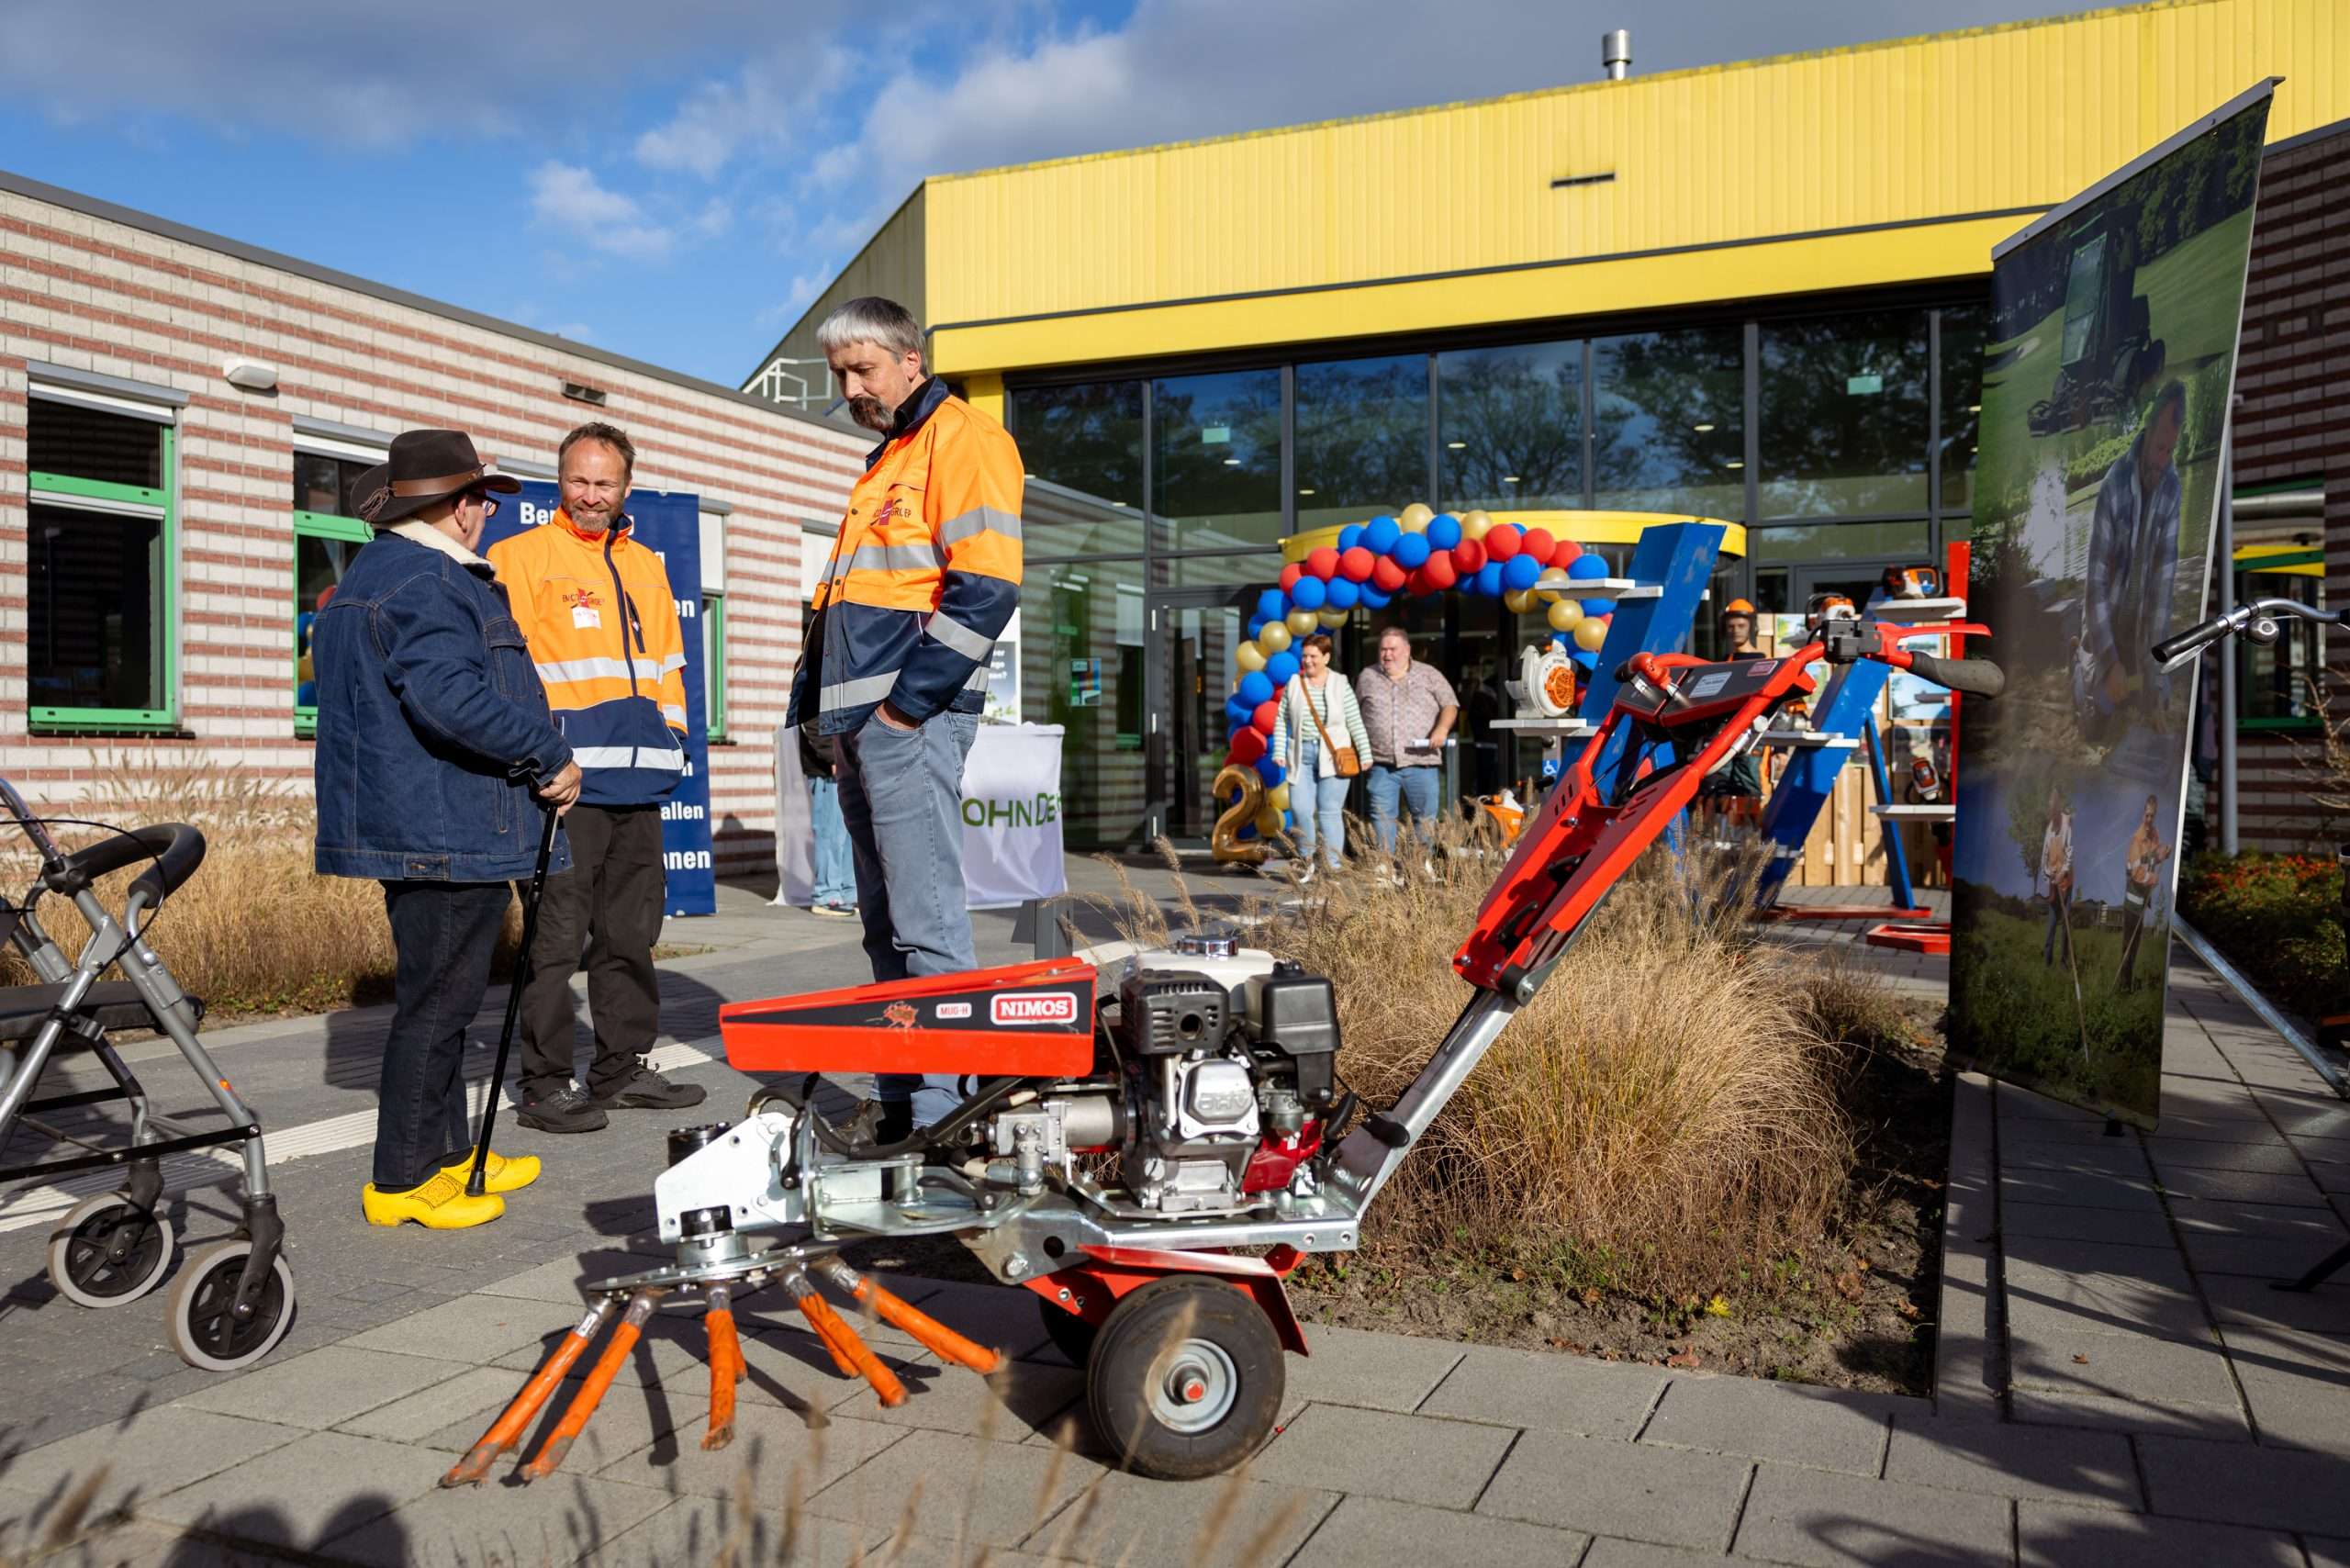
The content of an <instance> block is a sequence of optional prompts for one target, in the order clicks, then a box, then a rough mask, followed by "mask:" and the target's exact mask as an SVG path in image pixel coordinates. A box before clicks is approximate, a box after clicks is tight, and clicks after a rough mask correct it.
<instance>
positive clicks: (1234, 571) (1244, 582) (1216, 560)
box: [1150, 550, 1281, 588]
mask: <svg viewBox="0 0 2350 1568" xmlns="http://www.w3.org/2000/svg"><path fill="white" fill-rule="evenodd" d="M1280 578H1281V556H1280V555H1278V554H1273V553H1271V552H1270V551H1264V550H1252V551H1250V552H1249V553H1248V554H1245V555H1243V554H1229V555H1160V556H1157V557H1155V558H1154V559H1153V560H1152V561H1151V563H1150V586H1151V587H1152V588H1221V587H1223V586H1225V584H1231V585H1233V586H1235V587H1254V588H1270V587H1272V586H1273V584H1274V583H1275V582H1277V581H1279V580H1280Z"/></svg>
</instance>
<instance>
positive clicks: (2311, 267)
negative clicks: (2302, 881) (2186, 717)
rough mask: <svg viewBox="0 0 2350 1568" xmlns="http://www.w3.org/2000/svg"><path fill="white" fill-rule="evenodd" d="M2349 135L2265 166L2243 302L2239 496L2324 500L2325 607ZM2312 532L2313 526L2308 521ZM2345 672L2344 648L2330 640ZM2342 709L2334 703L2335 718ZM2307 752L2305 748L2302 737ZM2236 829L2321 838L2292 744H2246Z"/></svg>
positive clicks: (2346, 331) (2348, 452) (2338, 465)
mask: <svg viewBox="0 0 2350 1568" xmlns="http://www.w3.org/2000/svg"><path fill="white" fill-rule="evenodd" d="M2345 387H2350V128H2343V129H2337V130H2335V131H2333V133H2332V134H2322V135H2317V136H2312V137H2310V138H2308V139H2305V140H2301V141H2300V142H2299V143H2298V144H2296V145H2294V146H2290V147H2287V148H2285V149H2283V150H2281V151H2279V150H2271V151H2270V152H2269V153H2268V154H2267V156H2266V159H2265V160H2264V161H2263V162H2262V165H2261V174H2260V202H2259V207H2258V212H2257V216H2256V218H2255V228H2254V230H2253V240H2252V272H2251V275H2250V278H2249V280H2248V282H2247V286H2246V289H2245V293H2244V351H2243V356H2242V359H2241V361H2240V362H2239V364H2238V365H2237V370H2236V390H2237V391H2238V392H2239V393H2241V394H2242V395H2243V397H2244V406H2243V408H2242V409H2241V410H2240V411H2239V414H2238V425H2237V436H2236V487H2237V488H2238V489H2239V490H2246V489H2254V488H2257V487H2263V486H2276V485H2282V484H2287V483H2295V484H2300V483H2303V482H2310V483H2316V484H2322V487H2323V488H2324V491H2325V517H2324V522H2323V537H2324V542H2325V602H2326V604H2327V606H2328V607H2329V608H2332V607H2338V606H2341V605H2344V604H2350V394H2345V392H2344V388H2345ZM2309 526H2310V528H2311V531H2313V532H2314V531H2316V529H2317V528H2318V523H2317V521H2316V520H2314V519H2312V520H2311V522H2310V524H2309ZM2331 653H2332V660H2333V664H2334V666H2335V667H2336V671H2337V674H2338V673H2339V672H2340V669H2341V666H2342V665H2343V662H2344V660H2345V659H2350V645H2345V644H2344V642H2343V641H2342V636H2341V634H2340V633H2335V634H2334V640H2333V647H2332V650H2331ZM2343 700H2344V699H2343V698H2342V697H2341V696H2340V695H2337V697H2336V699H2335V701H2336V705H2337V711H2339V708H2340V705H2341V703H2342V701H2343ZM2303 744H2304V745H2307V744H2308V739H2307V737H2303ZM2237 767H2238V776H2239V778H2240V780H2241V785H2242V795H2241V799H2240V802H2239V805H2238V808H2237V827H2238V831H2239V832H2240V834H2242V836H2243V841H2244V845H2245V846H2247V847H2256V848H2269V849H2300V848H2306V847H2310V846H2311V845H2312V844H2313V842H2314V840H2315V835H2316V834H2317V831H2318V827H2317V824H2316V823H2315V822H2314V821H2313V820H2312V818H2311V809H2310V805H2309V801H2308V786H2307V783H2306V781H2305V779H2304V778H2302V776H2301V768H2300V764H2299V762H2298V761H2297V759H2296V757H2295V756H2294V749H2293V745H2292V744H2291V743H2290V742H2289V741H2288V740H2286V739H2285V738H2283V737H2280V736H2277V735H2273V734H2266V735H2264V734H2245V735H2244V737H2243V738H2242V740H2241V742H2240V745H2239V749H2238V757H2237Z"/></svg>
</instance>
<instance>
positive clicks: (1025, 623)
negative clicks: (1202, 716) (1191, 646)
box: [1020, 561, 1221, 846]
mask: <svg viewBox="0 0 2350 1568" xmlns="http://www.w3.org/2000/svg"><path fill="white" fill-rule="evenodd" d="M1144 624H1145V622H1144V616H1143V587H1142V563H1141V562H1139V561H1108V562H1103V561H1089V562H1084V563H1075V562H1069V563H1057V564H1055V563H1045V562H1031V563H1030V564H1029V567H1028V573H1027V577H1026V578H1025V580H1024V581H1023V582H1022V584H1021V588H1020V663H1021V668H1020V689H1021V692H1022V695H1023V701H1024V706H1025V708H1026V710H1027V711H1026V714H1025V716H1026V717H1027V718H1029V719H1031V720H1034V721H1035V722H1042V723H1047V724H1058V725H1060V726H1061V727H1062V729H1063V732H1064V734H1063V735H1062V740H1061V812H1062V820H1063V824H1064V829H1065V832H1066V834H1067V836H1068V839H1069V843H1070V844H1071V845H1077V846H1102V845H1116V844H1123V843H1125V842H1126V841H1128V840H1129V839H1131V838H1133V837H1134V836H1135V835H1136V834H1138V833H1139V832H1140V831H1141V828H1142V823H1143V815H1144V809H1145V808H1146V807H1147V805H1148V804H1149V797H1148V790H1147V788H1146V780H1145V778H1144V776H1143V655H1144V646H1143V644H1144V638H1143V627H1144ZM1219 700H1221V699H1219Z"/></svg>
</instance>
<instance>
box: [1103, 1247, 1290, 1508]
mask: <svg viewBox="0 0 2350 1568" xmlns="http://www.w3.org/2000/svg"><path fill="white" fill-rule="evenodd" d="M1286 1378H1287V1373H1286V1369H1285V1368H1284V1367H1283V1366H1282V1363H1281V1340H1280V1338H1279V1337H1277V1336H1276V1335H1275V1334H1274V1332H1273V1326H1272V1324H1271V1322H1270V1320H1268V1319H1267V1318H1266V1316H1265V1314H1264V1311H1263V1309H1262V1308H1260V1307H1259V1306H1258V1305H1257V1304H1256V1303H1255V1302H1253V1301H1251V1300H1250V1299H1249V1298H1248V1296H1246V1295H1244V1294H1241V1293H1240V1292H1239V1291H1237V1290H1235V1289H1233V1288H1232V1287H1231V1286H1230V1285H1228V1284H1225V1282H1222V1281H1220V1280H1210V1279H1202V1278H1198V1277H1195V1276H1191V1277H1187V1276H1183V1275H1177V1276H1174V1277H1172V1278H1169V1279H1164V1280H1156V1281H1153V1282H1151V1283H1149V1284H1147V1285H1145V1286H1143V1287H1142V1288H1141V1289H1140V1290H1137V1291H1136V1292H1135V1293H1134V1294H1131V1295H1129V1296H1127V1297H1126V1298H1125V1300H1124V1301H1122V1302H1120V1303H1119V1304H1118V1305H1117V1306H1116V1307H1115V1308H1113V1310H1112V1311H1111V1313H1110V1316H1109V1319H1108V1321H1106V1322H1104V1323H1103V1324H1102V1328H1101V1332H1100V1333H1099V1334H1097V1335H1096V1336H1095V1337H1094V1340H1093V1349H1092V1351H1091V1354H1090V1356H1089V1357H1088V1358H1087V1361H1086V1368H1085V1397H1086V1406H1087V1408H1088V1409H1089V1410H1090V1411H1091V1413H1092V1416H1093V1426H1094V1430H1095V1431H1096V1432H1097V1433H1098V1434H1099V1435H1100V1437H1101V1439H1102V1442H1103V1443H1104V1444H1105V1445H1106V1446H1107V1447H1108V1448H1109V1449H1110V1450H1111V1451H1112V1452H1113V1453H1114V1454H1116V1455H1117V1461H1118V1463H1119V1464H1120V1465H1121V1466H1122V1467H1123V1468H1125V1469H1127V1470H1131V1471H1134V1472H1136V1473H1137V1474H1141V1475H1153V1476H1158V1477H1160V1478H1161V1479H1164V1480H1169V1481H1191V1480H1196V1479H1198V1478H1199V1477H1202V1476H1206V1475H1214V1474H1217V1473H1221V1472H1223V1471H1226V1470H1229V1469H1231V1468H1232V1467H1233V1466H1235V1465H1237V1464H1238V1463H1240V1462H1242V1461H1243V1460H1245V1459H1247V1458H1248V1456H1249V1455H1250V1454H1252V1453H1254V1452H1256V1451H1257V1450H1258V1448H1259V1446H1260V1445H1261V1444H1262V1443H1263V1442H1264V1440H1265V1439H1266V1438H1267V1437H1268V1436H1269V1435H1270V1434H1271V1432H1272V1429H1273V1423H1274V1421H1275V1420H1276V1419H1278V1418H1279V1417H1280V1415H1281V1393H1282V1389H1283V1387H1284V1385H1285V1383H1286Z"/></svg>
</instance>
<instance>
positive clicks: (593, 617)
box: [571, 604, 604, 631]
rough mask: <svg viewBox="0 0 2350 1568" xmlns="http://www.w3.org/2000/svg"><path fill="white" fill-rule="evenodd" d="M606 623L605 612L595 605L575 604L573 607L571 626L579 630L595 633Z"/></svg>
mask: <svg viewBox="0 0 2350 1568" xmlns="http://www.w3.org/2000/svg"><path fill="white" fill-rule="evenodd" d="M603 623H604V612H603V611H602V610H598V609H596V608H595V607H594V606H593V605H587V604H575V605H573V606H572V607H571V624H572V625H573V626H574V627H575V628H577V629H582V630H587V631H594V630H595V629H597V628H598V627H600V626H602V625H603Z"/></svg>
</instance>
